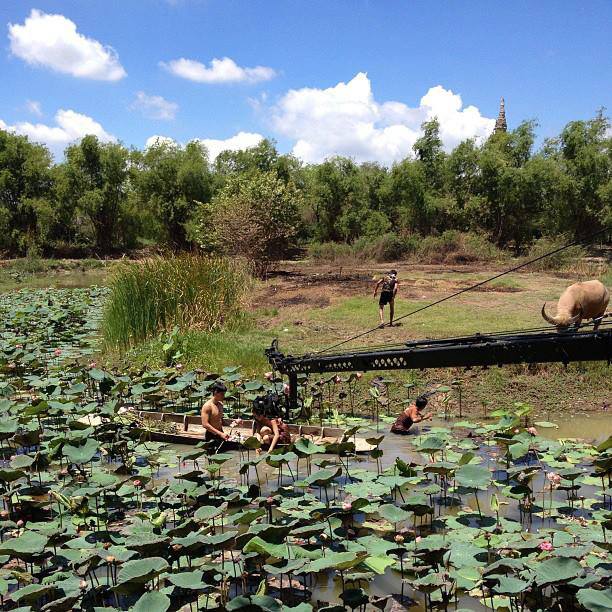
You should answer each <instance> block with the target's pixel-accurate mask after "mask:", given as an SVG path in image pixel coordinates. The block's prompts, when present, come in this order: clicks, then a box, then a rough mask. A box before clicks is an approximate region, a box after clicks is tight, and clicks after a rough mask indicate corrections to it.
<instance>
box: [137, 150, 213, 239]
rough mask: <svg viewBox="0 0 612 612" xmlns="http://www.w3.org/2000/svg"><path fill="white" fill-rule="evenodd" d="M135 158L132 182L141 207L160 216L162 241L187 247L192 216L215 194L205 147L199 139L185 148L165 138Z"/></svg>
mask: <svg viewBox="0 0 612 612" xmlns="http://www.w3.org/2000/svg"><path fill="white" fill-rule="evenodd" d="M136 161H137V163H136V170H135V171H134V172H133V184H134V187H135V190H136V197H137V200H138V202H139V205H140V208H141V210H143V211H148V212H150V213H152V214H153V215H154V216H155V217H156V218H157V219H158V221H159V224H160V226H161V228H162V236H161V239H162V241H164V242H166V243H168V244H170V245H172V246H173V247H174V248H178V249H182V248H185V247H186V246H187V244H188V236H187V234H188V224H189V222H190V220H191V217H192V216H193V214H194V213H195V211H196V209H197V207H198V205H199V204H200V203H205V202H208V201H210V199H211V197H212V190H213V177H212V174H211V172H210V169H209V164H208V154H207V152H206V148H205V147H204V146H203V145H201V144H200V143H198V142H196V141H194V142H190V143H189V144H187V146H186V147H184V148H183V147H181V146H179V145H177V144H174V143H166V142H163V143H158V144H155V145H153V146H151V147H148V148H147V149H146V151H145V152H144V153H142V154H140V155H137V158H136Z"/></svg>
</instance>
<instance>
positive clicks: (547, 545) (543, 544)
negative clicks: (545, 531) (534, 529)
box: [538, 542, 553, 552]
mask: <svg viewBox="0 0 612 612" xmlns="http://www.w3.org/2000/svg"><path fill="white" fill-rule="evenodd" d="M538 548H539V549H540V550H545V551H547V552H548V551H550V550H552V549H553V545H552V544H551V543H550V542H540V544H539V545H538Z"/></svg>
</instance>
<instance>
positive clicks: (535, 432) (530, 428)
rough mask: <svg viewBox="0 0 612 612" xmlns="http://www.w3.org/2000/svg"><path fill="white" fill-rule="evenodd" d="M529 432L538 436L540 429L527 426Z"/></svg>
mask: <svg viewBox="0 0 612 612" xmlns="http://www.w3.org/2000/svg"><path fill="white" fill-rule="evenodd" d="M527 433H530V434H531V435H532V436H537V435H538V430H537V429H536V428H535V427H528V428H527Z"/></svg>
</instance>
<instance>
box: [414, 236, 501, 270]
mask: <svg viewBox="0 0 612 612" xmlns="http://www.w3.org/2000/svg"><path fill="white" fill-rule="evenodd" d="M502 257H503V252H502V251H500V250H499V249H498V248H497V247H496V246H495V245H494V244H492V243H490V242H489V241H488V240H487V239H486V238H485V237H484V236H482V235H480V234H474V233H469V232H465V233H464V232H458V231H456V230H447V231H445V232H443V233H442V234H440V235H438V236H425V237H424V238H422V239H421V240H420V242H419V245H418V248H417V258H418V259H419V260H420V261H423V262H427V263H470V262H475V261H495V260H498V259H501V258H502Z"/></svg>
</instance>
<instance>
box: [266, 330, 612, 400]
mask: <svg viewBox="0 0 612 612" xmlns="http://www.w3.org/2000/svg"><path fill="white" fill-rule="evenodd" d="M266 356H267V357H268V360H269V362H270V364H271V366H272V368H273V370H275V371H277V372H279V373H281V374H284V375H286V376H288V377H289V406H290V408H292V409H295V408H297V407H298V375H300V374H323V373H333V372H355V371H362V372H369V371H376V370H425V369H428V368H458V367H465V368H471V367H476V366H484V367H488V366H502V365H509V364H518V363H563V364H565V365H567V364H568V363H571V362H576V361H607V362H608V364H610V360H611V359H612V325H609V324H604V325H602V327H601V328H600V329H599V330H598V331H594V330H590V331H584V332H575V331H568V332H564V333H559V332H557V331H550V332H548V331H545V332H541V331H536V332H524V333H510V334H490V335H485V334H476V335H473V336H464V337H458V338H444V339H440V340H420V341H416V342H409V343H406V344H404V345H395V346H391V347H389V348H383V349H379V350H368V349H361V350H354V351H346V352H341V353H318V354H306V355H300V356H295V357H294V356H292V355H284V354H283V353H281V352H280V351H279V348H278V341H277V340H274V341H273V342H272V345H271V346H270V348H268V349H266Z"/></svg>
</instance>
